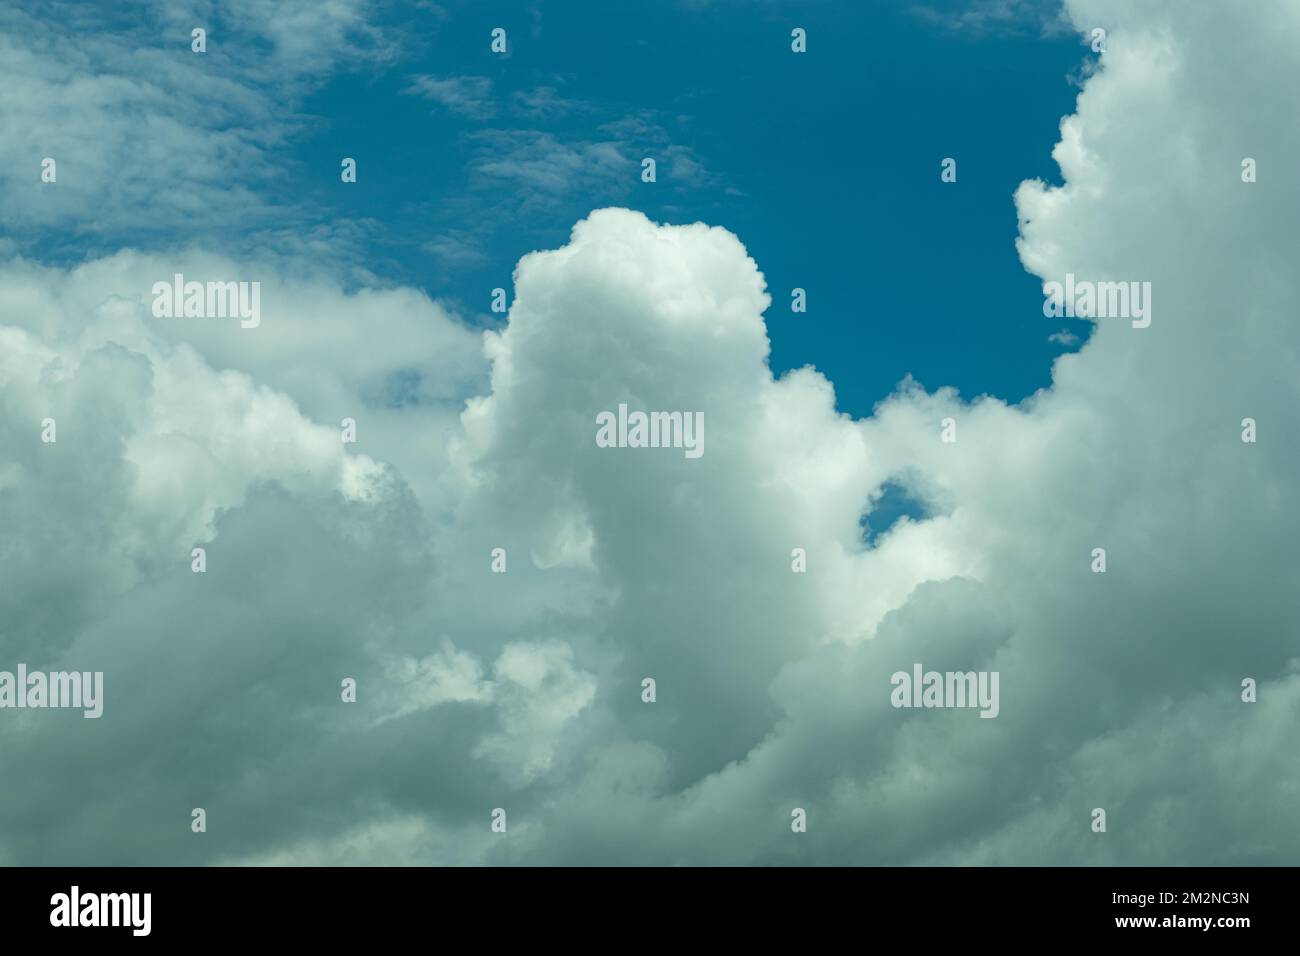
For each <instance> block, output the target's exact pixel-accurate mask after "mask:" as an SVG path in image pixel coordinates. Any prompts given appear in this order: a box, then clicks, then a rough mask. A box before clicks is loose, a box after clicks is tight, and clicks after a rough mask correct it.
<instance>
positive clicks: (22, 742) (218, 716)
mask: <svg viewBox="0 0 1300 956" xmlns="http://www.w3.org/2000/svg"><path fill="white" fill-rule="evenodd" d="M195 27H202V28H203V29H205V30H206V36H205V49H204V50H203V51H202V52H196V51H195V50H193V49H192V36H191V31H192V30H193V29H194V28H195ZM496 28H501V29H504V30H505V32H506V50H505V52H504V53H501V52H494V51H493V49H492V31H493V30H494V29H496ZM795 28H799V29H802V30H804V31H806V52H795V51H794V50H793V49H792V41H791V31H792V30H794V29H795ZM1097 28H1101V29H1104V30H1105V31H1106V39H1105V45H1104V52H1102V51H1099V50H1097V49H1094V42H1093V31H1094V30H1095V29H1097ZM1298 35H1300V11H1298V10H1297V8H1296V7H1295V6H1294V4H1291V3H1287V2H1284V0H1261V2H1260V3H1258V4H1255V5H1253V6H1252V9H1251V11H1250V14H1249V15H1246V14H1243V13H1242V12H1241V10H1240V8H1239V7H1237V6H1234V5H1232V4H1228V3H1226V2H1224V3H1220V2H1217V0H1216V2H1209V3H1205V4H1197V5H1195V6H1192V5H1188V4H1183V3H1178V2H1175V0H1144V2H1141V3H1138V2H1127V0H1066V3H1065V4H1064V5H1063V6H1062V5H1058V4H1055V3H1052V2H1047V0H1042V2H1039V0H951V2H942V3H940V2H926V0H916V2H909V3H866V2H864V3H841V2H835V0H788V2H784V0H665V2H664V3H662V4H656V5H644V6H642V5H637V4H630V3H629V4H606V3H585V2H577V0H573V2H557V0H526V2H516V3H510V2H502V3H492V4H485V3H477V2H474V3H471V2H458V0H440V2H437V3H433V2H413V3H378V4H371V3H364V2H361V0H336V2H333V3H330V4H320V3H317V2H312V0H286V2H279V3H272V2H269V0H229V2H225V3H209V2H181V3H166V4H164V3H155V2H147V0H138V2H133V3H129V4H122V5H117V6H114V7H112V8H105V7H104V6H103V5H100V4H91V3H88V4H79V3H65V2H58V3H36V4H32V3H24V4H20V5H12V4H0V80H2V81H3V84H4V88H5V89H6V91H7V92H6V95H5V97H4V99H3V102H0V449H2V450H0V574H2V575H3V579H4V580H5V581H6V587H5V588H4V590H3V592H0V683H2V682H3V679H4V678H3V673H4V672H6V671H16V669H17V667H18V665H19V664H24V665H25V666H26V667H27V668H28V669H30V670H44V671H59V670H75V671H78V672H87V673H93V672H102V674H103V687H104V697H103V713H102V715H101V716H100V717H98V718H96V719H93V720H87V719H84V718H83V717H82V714H81V712H80V711H72V710H59V709H52V708H51V709H25V710H21V711H20V710H16V709H9V708H6V707H3V706H0V774H2V775H3V777H4V779H6V780H7V781H10V784H9V785H8V786H6V787H5V788H4V789H3V792H2V793H0V864H25V865H32V864H123V863H155V864H185V865H190V864H194V865H227V864H256V865H263V864H266V865H276V864H283V865H300V864H342V865H347V864H384V865H390V864H391V865H443V864H446V865H484V864H488V865H502V864H504V865H510V864H565V865H570V864H650V865H673V864H688V865H694V864H707V865H717V864H782V863H795V864H815V865H828V864H850V865H914V864H940V865H1005V864H1048V865H1100V864H1120V865H1133V864H1172V865H1186V864H1277V863H1293V862H1295V859H1296V856H1297V852H1298V851H1300V836H1297V834H1300V827H1297V823H1300V810H1298V809H1297V807H1300V803H1298V802H1297V799H1296V797H1297V794H1300V757H1297V755H1296V750H1295V747H1294V736H1295V727H1296V721H1297V718H1300V653H1298V651H1297V640H1296V633H1297V625H1298V624H1300V621H1298V620H1297V618H1298V617H1300V614H1298V612H1297V610H1296V608H1295V604H1294V600H1293V595H1294V593H1295V591H1296V586H1297V584H1300V580H1298V578H1300V568H1298V567H1297V563H1296V561H1295V560H1294V557H1293V542H1294V540H1295V535H1296V531H1297V530H1298V529H1297V527H1296V519H1295V517H1294V515H1295V514H1296V513H1297V508H1296V505H1297V502H1296V500H1295V498H1296V490H1295V483H1294V480H1293V476H1294V475H1295V474H1296V470H1297V465H1298V464H1300V462H1298V461H1297V457H1296V453H1295V450H1294V444H1293V443H1291V442H1289V441H1288V439H1287V436H1288V435H1289V434H1291V433H1292V432H1293V430H1294V427H1295V420H1296V418H1295V408H1296V407H1297V401H1296V400H1297V397H1300V396H1297V394H1296V393H1297V386H1296V384H1295V383H1296V381H1297V376H1296V374H1295V373H1296V371H1297V368H1296V366H1297V345H1298V344H1300V343H1298V340H1297V338H1296V335H1295V332H1294V322H1293V321H1292V317H1291V314H1290V313H1291V309H1292V307H1293V306H1292V299H1293V296H1292V294H1291V290H1290V288H1289V286H1288V282H1289V277H1290V275H1291V274H1292V272H1293V269H1294V262H1295V256H1296V252H1297V251H1298V250H1297V249H1296V239H1295V235H1294V223H1295V221H1296V213H1297V212H1298V211H1300V210H1298V209H1297V207H1298V206H1300V187H1298V186H1296V184H1295V181H1294V177H1290V176H1289V174H1288V171H1287V162H1288V161H1287V157H1288V156H1291V155H1294V154H1295V147H1296V145H1297V144H1296V143H1295V142H1293V141H1294V139H1295V137H1296V135H1297V134H1296V131H1295V126H1294V123H1292V122H1291V121H1290V116H1291V113H1292V112H1293V109H1292V106H1293V103H1291V102H1290V101H1289V100H1288V98H1287V97H1286V96H1285V95H1283V94H1281V93H1280V91H1283V90H1287V89H1290V88H1292V87H1293V86H1294V85H1295V79H1296V77H1297V75H1300V54H1297V53H1296V50H1298V49H1300V45H1298V44H1297V43H1296V40H1297V39H1300V36H1298ZM345 157H346V158H351V159H354V160H355V162H356V181H355V182H348V181H345V180H344V177H342V176H341V162H342V161H343V159H344V158H345ZM46 158H52V159H54V160H55V161H56V163H57V167H56V168H57V176H56V177H55V178H54V179H53V181H45V180H44V179H43V175H42V171H43V161H44V160H45V159H46ZM645 158H652V159H654V160H655V162H656V178H655V181H654V182H645V181H643V178H642V161H643V160H644V159H645ZM945 158H954V159H955V160H956V171H957V175H956V181H955V182H945V181H944V180H943V178H942V177H941V175H940V174H941V169H942V163H943V161H944V159H945ZM1247 158H1249V159H1251V160H1253V161H1254V162H1255V164H1256V167H1257V178H1256V177H1253V176H1252V177H1250V179H1249V180H1248V179H1247V177H1246V176H1245V175H1244V173H1243V162H1244V161H1245V160H1246V159H1247ZM1253 168H1255V167H1253ZM177 273H182V274H183V275H185V276H186V277H187V278H190V279H197V280H199V281H204V280H213V281H239V282H244V281H247V282H253V281H256V282H257V283H259V289H260V303H261V305H260V316H259V319H258V322H257V324H256V327H249V328H244V327H241V324H240V323H239V322H238V321H237V320H231V319H228V318H200V317H185V316H180V317H167V316H165V315H160V314H159V313H158V310H157V308H156V307H155V301H154V300H155V292H154V288H155V283H158V282H160V281H161V282H163V283H170V282H171V280H172V277H173V276H174V275H175V274H177ZM1067 274H1070V275H1073V276H1078V277H1081V278H1087V279H1091V280H1094V281H1125V282H1127V281H1134V282H1138V283H1139V284H1141V283H1149V289H1150V293H1149V297H1148V299H1147V303H1148V305H1149V307H1150V308H1149V314H1150V319H1151V321H1150V324H1149V325H1148V326H1146V327H1141V326H1140V324H1139V323H1137V322H1136V321H1135V322H1130V321H1129V318H1128V317H1096V318H1090V317H1082V318H1065V317H1055V318H1053V317H1048V316H1047V315H1046V314H1045V309H1044V291H1043V290H1044V285H1045V283H1049V282H1052V281H1060V280H1063V279H1064V277H1065V276H1066V275H1067ZM498 288H500V289H503V290H504V292H505V300H506V304H507V306H508V311H506V312H494V311H493V310H492V307H491V306H492V300H493V295H494V290H496V289H498ZM796 288H799V289H803V290H804V291H805V293H806V301H807V310H806V311H804V312H795V311H792V308H791V301H792V299H791V294H792V290H794V289H796ZM620 404H625V405H628V406H629V407H631V408H633V409H644V410H651V409H658V410H681V411H683V412H684V413H698V414H699V415H700V416H702V421H703V422H704V423H705V428H704V432H703V445H702V448H703V452H702V454H700V455H699V456H698V457H691V456H689V455H684V454H682V452H681V451H680V450H678V449H674V448H658V449H645V448H643V449H636V448H617V449H613V448H605V447H601V446H600V442H599V438H598V437H595V436H597V432H596V422H597V418H596V416H597V415H598V414H599V413H601V412H603V411H611V410H615V409H617V408H618V406H619V405H620ZM1247 420H1249V422H1250V426H1249V428H1248V427H1247ZM50 422H53V423H55V424H56V425H57V439H56V440H53V441H51V440H49V439H50V437H51V434H50V429H49V427H48V424H47V423H50ZM349 422H351V423H352V427H353V428H354V430H355V438H356V440H355V441H349V440H348V437H349V435H348V423H349ZM1247 433H1249V438H1247V437H1246V435H1247ZM594 437H595V440H593V438H594ZM195 548H201V549H203V555H204V559H203V560H204V562H205V563H204V567H203V569H202V570H196V568H195V565H194V549H195ZM497 549H501V552H500V553H501V557H500V558H499V559H498V557H497V555H498V551H497ZM1098 549H1102V551H1104V555H1105V557H1104V564H1103V565H1102V567H1103V568H1104V570H1101V569H1100V568H1099V566H1098ZM796 555H798V556H796ZM800 562H803V566H802V567H801V566H799V565H800ZM914 666H921V667H922V668H923V669H924V670H936V671H939V672H970V671H978V672H980V673H982V674H997V675H998V676H999V678H1000V681H999V684H998V686H999V687H1000V700H999V703H998V707H997V713H996V716H994V717H993V719H981V715H980V714H979V713H976V712H975V711H974V710H972V709H971V708H936V709H926V708H904V707H899V706H896V703H895V698H894V694H893V690H894V684H893V677H894V675H897V674H899V673H905V674H910V673H911V672H912V669H913V667H914ZM647 678H649V679H652V680H653V683H654V691H655V699H654V700H653V701H650V700H647V699H646V690H645V687H646V684H645V681H646V680H647ZM349 682H354V683H355V699H349V692H348V687H347V685H348V683H349ZM1247 684H1249V686H1250V689H1249V690H1247V689H1246V685H1247ZM2 693H3V688H2V687H0V695H2ZM2 704H3V697H2V696H0V705H2ZM986 716H987V714H986ZM198 810H202V811H203V819H204V821H205V823H204V826H203V827H202V828H201V829H199V830H196V829H195V826H196V825H197V824H195V822H194V821H195V814H196V811H198ZM498 810H500V811H503V813H502V815H501V819H503V820H505V819H508V824H506V825H504V826H503V827H500V826H498V825H497V814H496V811H498ZM1098 810H1103V811H1104V818H1105V821H1106V822H1105V826H1104V828H1102V829H1099V828H1098V817H1097V811H1098ZM796 811H798V812H800V813H802V814H803V818H802V819H803V826H802V828H798V827H797V826H795V825H794V824H792V818H797V817H798V813H796Z"/></svg>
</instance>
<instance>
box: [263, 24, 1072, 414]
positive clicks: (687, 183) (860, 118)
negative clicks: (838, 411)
mask: <svg viewBox="0 0 1300 956" xmlns="http://www.w3.org/2000/svg"><path fill="white" fill-rule="evenodd" d="M780 6H781V9H777V8H776V7H774V6H766V5H763V4H757V5H752V6H748V7H746V9H745V10H744V13H743V15H737V9H736V5H735V4H731V3H718V4H713V5H709V6H706V7H693V6H690V5H684V4H665V5H662V6H661V7H659V8H657V9H656V10H655V11H654V13H653V14H649V13H648V11H647V8H645V7H643V6H640V5H635V4H594V5H587V4H547V5H545V6H544V7H542V6H540V5H538V4H536V3H527V2H518V3H498V4H491V5H482V4H477V5H466V6H465V7H464V8H457V9H456V10H455V13H454V15H453V14H452V13H451V12H449V13H448V15H446V16H438V15H436V14H433V13H432V12H421V11H418V10H416V11H413V12H408V13H405V14H404V15H403V21H402V23H403V26H404V27H405V28H406V29H408V30H409V31H410V34H411V37H410V40H409V45H408V46H409V48H408V49H407V50H405V51H404V55H403V56H402V57H401V58H400V59H398V60H396V61H395V62H393V63H392V64H391V65H389V67H388V68H387V69H385V70H383V71H382V72H381V73H380V74H379V75H377V76H376V75H372V74H370V73H366V74H358V73H347V74H344V75H341V76H338V77H336V78H335V79H333V80H332V81H331V82H329V83H327V84H326V85H325V86H324V87H323V88H322V89H321V90H320V91H319V92H318V93H316V94H315V95H314V96H312V97H311V98H309V99H308V100H307V102H306V103H305V104H304V112H306V113H308V114H311V115H312V116H313V117H314V118H313V119H311V120H310V121H309V122H308V125H307V128H306V130H305V131H304V134H303V135H302V136H300V137H296V138H294V139H293V140H292V141H291V142H290V143H288V144H286V146H287V154H288V155H287V156H286V162H287V164H290V165H292V166H293V167H294V168H297V169H299V170H301V172H300V173H299V174H298V175H299V176H301V179H297V178H296V177H295V182H294V188H295V189H298V190H306V191H307V192H309V193H310V195H311V196H312V199H313V201H315V202H319V203H320V207H321V210H322V212H325V211H327V210H328V211H329V212H331V213H332V214H334V215H339V216H346V217H349V218H355V219H364V218H371V219H374V220H375V221H376V223H377V225H376V229H375V233H374V234H373V236H372V237H371V242H370V243H369V244H368V246H367V247H366V250H367V252H368V253H371V254H373V255H374V257H375V258H374V261H373V267H374V268H375V269H376V271H378V272H380V273H387V274H390V275H392V276H393V277H395V278H399V279H400V280H401V281H404V282H410V283H414V284H417V285H419V286H421V287H423V288H425V289H426V290H427V291H428V292H429V294H430V295H432V296H434V297H436V298H442V299H447V300H450V301H452V302H456V303H459V304H460V306H461V308H462V309H463V311H464V312H465V314H469V315H472V314H475V313H479V314H480V315H481V313H483V312H484V311H486V308H485V302H486V301H487V298H488V293H489V290H490V289H492V288H493V287H496V286H499V285H500V286H508V276H509V272H510V269H511V268H512V267H513V264H514V262H515V261H516V260H517V259H518V258H519V256H520V255H522V254H524V253H526V252H528V251H531V250H532V249H538V248H542V249H545V248H556V247H558V246H560V245H562V244H563V243H564V242H565V241H566V239H567V235H568V225H567V224H569V223H571V222H573V221H576V220H577V219H578V218H580V217H581V216H583V215H585V213H586V212H588V211H590V209H591V208H592V206H593V204H597V203H618V204H626V205H629V206H632V207H633V208H637V209H640V210H642V211H644V212H646V213H647V214H648V215H649V216H650V217H651V218H652V219H655V220H656V221H664V222H690V221H695V220H697V219H698V220H703V221H707V222H709V223H711V224H719V225H725V226H726V227H727V228H728V229H730V230H732V231H733V232H735V233H736V234H737V235H738V236H739V237H740V238H741V239H742V241H743V242H745V244H746V246H747V248H748V249H749V251H750V254H751V255H752V256H754V257H755V259H756V260H757V261H758V262H759V264H760V268H761V269H763V271H764V273H765V275H766V276H767V279H768V283H769V289H770V291H771V293H772V296H773V305H772V308H771V310H770V311H769V313H768V315H769V323H768V328H769V333H770V336H771V339H772V347H773V356H772V365H773V369H774V371H776V372H781V371H784V370H786V369H789V368H793V367H798V366H801V365H804V364H812V365H814V366H816V367H817V368H818V369H820V370H822V371H823V372H825V373H826V374H827V376H828V377H829V378H830V379H831V380H832V381H833V382H834V383H835V385H836V391H837V396H838V401H839V405H840V407H841V408H842V409H843V410H846V411H849V412H852V413H854V414H856V415H863V414H867V413H869V412H870V410H871V407H872V405H873V404H874V403H875V402H876V401H878V400H879V399H880V398H882V397H883V396H884V395H885V394H887V393H888V392H889V391H890V390H891V389H892V388H893V387H894V385H895V384H896V383H897V382H898V381H899V380H900V379H902V378H903V376H904V375H906V374H909V373H910V374H912V375H913V376H915V377H916V378H917V379H919V380H920V381H921V382H922V383H923V384H926V385H929V386H930V387H935V386H937V385H939V384H941V383H942V384H950V385H953V386H955V387H957V388H958V389H959V390H960V391H961V392H962V393H963V394H964V395H966V396H967V397H974V396H975V395H978V394H980V393H985V392H987V393H991V394H995V395H998V396H1000V397H1004V398H1006V399H1008V400H1011V401H1017V400H1019V399H1020V398H1022V397H1024V396H1025V395H1028V394H1030V393H1032V392H1033V391H1034V390H1035V389H1037V388H1040V387H1042V386H1044V385H1046V384H1047V383H1048V381H1049V375H1050V363H1051V360H1052V358H1053V356H1054V355H1056V354H1059V353H1060V352H1061V351H1062V350H1063V348H1064V347H1063V346H1061V345H1058V344H1055V343H1052V342H1049V341H1048V336H1049V335H1050V334H1051V333H1053V332H1055V331H1057V328H1056V327H1049V326H1050V324H1051V323H1050V322H1049V320H1046V319H1044V318H1043V317H1042V315H1041V312H1040V306H1041V292H1040V289H1039V283H1038V282H1037V281H1036V280H1035V279H1034V278H1033V277H1032V276H1029V275H1027V274H1026V273H1025V271H1024V269H1023V267H1022V266H1021V265H1020V263H1019V261H1018V259H1017V257H1016V252H1015V248H1014V238H1015V235H1016V217H1015V210H1014V207H1013V205H1012V202H1011V195H1012V193H1013V191H1014V189H1015V187H1016V186H1017V185H1018V184H1019V183H1020V181H1021V180H1023V179H1026V178H1033V177H1041V178H1044V179H1047V180H1049V181H1055V177H1056V175H1057V171H1056V169H1055V164H1054V163H1053V162H1052V160H1051V158H1050V148H1051V144H1052V143H1053V142H1054V140H1055V137H1056V135H1057V123H1058V121H1059V119H1060V117H1061V116H1062V115H1064V114H1066V113H1068V112H1069V111H1070V108H1071V106H1072V104H1073V101H1074V97H1075V95H1076V94H1077V88H1076V87H1075V86H1073V85H1071V84H1070V83H1069V82H1068V81H1067V76H1068V74H1070V73H1071V71H1072V70H1075V69H1077V67H1078V65H1079V63H1080V61H1081V60H1082V59H1083V58H1084V56H1085V54H1086V53H1087V50H1086V47H1084V46H1083V45H1082V43H1081V42H1080V40H1079V39H1078V38H1077V37H1075V36H1073V35H1071V34H1069V33H1067V32H1060V33H1056V34H1051V35H1047V36H1044V35H1043V32H1042V31H1041V30H1038V29H1035V24H1032V23H1030V24H1023V23H1022V24H1019V25H1018V26H1017V27H1016V28H1015V29H1006V28H994V29H984V30H974V29H959V28H955V27H954V26H953V25H952V24H951V23H949V22H945V21H944V20H942V19H935V18H931V17H926V16H924V15H922V14H920V13H918V11H917V10H916V9H915V8H911V7H909V6H908V5H898V4H865V3H864V4H807V5H803V6H799V5H795V6H794V7H791V5H780ZM496 26H501V27H503V28H505V29H506V30H507V33H508V37H509V43H510V46H511V49H512V52H511V53H510V55H509V57H508V58H503V57H500V56H498V55H496V54H493V53H492V52H491V51H490V49H489V42H488V38H489V34H490V31H491V29H492V28H493V27H496ZM795 26H802V27H804V28H805V29H806V30H807V31H808V34H809V52H808V53H807V54H805V55H795V54H793V53H792V52H791V51H790V41H789V33H790V30H791V29H792V28H793V27H795ZM420 75H427V76H432V77H434V78H436V79H437V80H438V81H440V82H442V83H443V84H444V85H443V86H442V87H441V88H440V89H441V90H442V94H443V96H444V97H445V99H444V101H443V102H438V101H431V100H430V99H427V98H424V97H421V96H419V95H411V94H406V95H403V90H407V89H409V88H410V87H411V85H412V77H413V76H420ZM465 78H470V79H468V80H466V79H465ZM480 78H481V79H480ZM448 81H450V82H448ZM457 87H459V88H457ZM539 89H540V90H542V91H543V92H542V93H541V94H537V93H536V91H538V90H539ZM530 95H531V96H534V97H536V96H538V95H541V96H545V97H546V99H545V100H542V101H540V104H539V105H537V106H534V107H533V108H531V109H530V108H529V106H527V105H525V103H534V102H535V100H527V101H524V102H523V103H521V100H520V99H519V98H521V97H527V96H530ZM617 124H623V125H624V127H625V128H621V129H620V128H618V125H617ZM511 135H513V136H515V137H518V139H516V140H511V139H510V136H511ZM538 136H540V137H545V138H542V139H537V138H533V137H538ZM593 143H595V144H599V143H607V144H614V148H615V149H616V150H617V151H618V153H619V155H620V156H622V157H623V159H625V160H626V161H627V162H626V163H622V164H619V163H613V164H611V166H610V167H609V168H598V169H597V170H595V171H590V172H588V171H582V170H577V169H573V170H565V171H564V172H563V174H562V175H563V176H564V181H563V182H560V183H556V184H555V185H554V188H548V187H541V186H539V185H538V184H537V183H535V182H530V181H527V180H524V179H521V178H519V177H517V176H514V175H506V174H503V175H499V176H490V175H482V174H480V173H476V171H475V169H476V167H477V166H480V165H482V164H487V163H490V162H492V161H494V160H495V161H511V162H520V163H525V162H527V161H529V159H530V157H529V155H528V149H529V147H530V146H531V147H533V148H535V149H536V151H537V152H541V153H545V152H547V151H554V152H561V151H565V150H573V149H577V150H581V148H582V146H581V144H593ZM343 155H352V156H355V157H356V158H357V159H358V161H359V164H360V176H359V181H358V183H357V184H356V185H355V187H352V186H349V187H343V186H341V185H340V183H339V181H338V174H337V164H338V157H340V156H343ZM679 155H680V156H683V157H684V158H685V159H686V160H687V162H685V163H678V164H676V165H675V164H674V163H673V161H672V157H674V156H679ZM643 156H655V157H658V158H657V162H658V163H659V166H660V171H659V177H658V182H656V183H654V184H643V183H641V182H640V179H639V172H640V159H641V158H642V157H643ZM946 156H952V157H954V158H956V159H957V160H958V182H957V183H956V184H943V183H941V182H940V180H939V164H940V161H941V159H942V158H943V157H946ZM533 158H537V157H533ZM431 227H432V229H434V230H436V231H437V233H438V234H439V236H440V237H441V239H440V240H439V241H441V242H442V243H444V245H443V246H441V247H440V248H444V249H445V250H446V251H447V253H446V254H445V255H444V256H442V257H439V256H436V255H430V254H429V252H428V251H427V248H426V246H425V243H426V242H428V234H429V231H430V229H431ZM794 287H803V288H805V289H806V290H807V291H808V296H809V311H808V312H807V313H806V314H803V315H794V314H792V313H791V312H790V309H789V299H790V290H791V289H792V288H794ZM864 290H869V297H864ZM1075 324H1076V325H1077V326H1078V327H1079V328H1076V329H1075V330H1074V331H1076V332H1080V331H1081V330H1082V327H1083V325H1084V323H1075Z"/></svg>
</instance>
